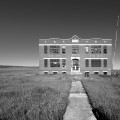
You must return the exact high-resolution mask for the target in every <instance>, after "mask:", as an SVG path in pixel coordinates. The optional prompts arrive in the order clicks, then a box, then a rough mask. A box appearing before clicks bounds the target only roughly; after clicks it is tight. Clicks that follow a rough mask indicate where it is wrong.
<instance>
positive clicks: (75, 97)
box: [64, 76, 96, 120]
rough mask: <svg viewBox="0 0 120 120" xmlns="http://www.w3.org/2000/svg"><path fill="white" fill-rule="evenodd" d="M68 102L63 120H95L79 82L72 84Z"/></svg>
mask: <svg viewBox="0 0 120 120" xmlns="http://www.w3.org/2000/svg"><path fill="white" fill-rule="evenodd" d="M73 79H77V77H76V76H75V77H74V78H73ZM78 79H79V78H78ZM69 101H70V103H69V105H68V107H67V110H66V112H65V115H64V120H96V118H95V116H94V114H93V112H92V108H91V107H90V104H89V102H88V97H87V95H86V93H85V92H84V88H83V86H82V84H81V82H80V80H79V81H74V82H72V87H71V90H70V95H69Z"/></svg>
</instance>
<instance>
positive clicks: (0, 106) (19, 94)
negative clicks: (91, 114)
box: [0, 68, 71, 120]
mask: <svg viewBox="0 0 120 120" xmlns="http://www.w3.org/2000/svg"><path fill="white" fill-rule="evenodd" d="M6 69H7V68H6ZM22 69H23V68H22ZM6 71H7V72H6ZM33 73H34V74H35V75H32V76H27V77H26V76H25V75H28V74H33ZM67 79H69V76H59V75H53V76H52V75H48V76H43V75H41V76H39V75H38V74H37V72H36V71H35V70H20V69H19V70H16V69H13V68H12V70H11V71H10V70H8V69H7V70H5V69H4V71H3V70H2V68H1V69H0V120H62V119H63V115H64V113H65V110H66V107H67V105H68V102H69V101H68V95H69V90H70V87H71V81H69V80H67Z"/></svg>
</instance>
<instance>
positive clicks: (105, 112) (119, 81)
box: [82, 76, 120, 120]
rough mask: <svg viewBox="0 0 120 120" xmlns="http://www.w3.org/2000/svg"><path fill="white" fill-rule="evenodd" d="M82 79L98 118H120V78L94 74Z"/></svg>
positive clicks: (107, 119) (110, 119)
mask: <svg viewBox="0 0 120 120" xmlns="http://www.w3.org/2000/svg"><path fill="white" fill-rule="evenodd" d="M92 78H94V79H86V80H82V83H83V86H84V88H85V91H86V93H87V94H88V98H89V101H90V104H91V105H92V107H93V112H94V113H95V115H96V117H97V119H98V120H101V119H102V120H120V78H116V77H111V76H106V77H105V76H103V77H98V76H92Z"/></svg>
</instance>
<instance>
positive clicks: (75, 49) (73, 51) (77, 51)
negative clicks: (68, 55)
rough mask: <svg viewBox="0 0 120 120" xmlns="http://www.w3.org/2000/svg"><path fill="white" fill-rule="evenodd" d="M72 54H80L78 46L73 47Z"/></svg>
mask: <svg viewBox="0 0 120 120" xmlns="http://www.w3.org/2000/svg"><path fill="white" fill-rule="evenodd" d="M72 54H79V46H78V45H73V46H72Z"/></svg>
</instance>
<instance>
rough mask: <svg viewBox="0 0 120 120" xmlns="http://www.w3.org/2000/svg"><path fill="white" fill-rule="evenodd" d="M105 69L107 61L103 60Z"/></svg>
mask: <svg viewBox="0 0 120 120" xmlns="http://www.w3.org/2000/svg"><path fill="white" fill-rule="evenodd" d="M103 64H104V67H107V59H104V60H103Z"/></svg>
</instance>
